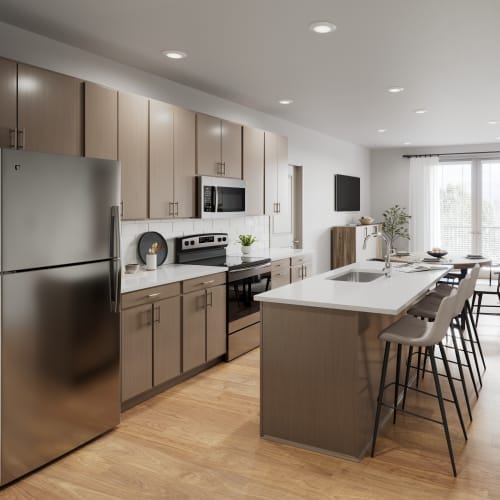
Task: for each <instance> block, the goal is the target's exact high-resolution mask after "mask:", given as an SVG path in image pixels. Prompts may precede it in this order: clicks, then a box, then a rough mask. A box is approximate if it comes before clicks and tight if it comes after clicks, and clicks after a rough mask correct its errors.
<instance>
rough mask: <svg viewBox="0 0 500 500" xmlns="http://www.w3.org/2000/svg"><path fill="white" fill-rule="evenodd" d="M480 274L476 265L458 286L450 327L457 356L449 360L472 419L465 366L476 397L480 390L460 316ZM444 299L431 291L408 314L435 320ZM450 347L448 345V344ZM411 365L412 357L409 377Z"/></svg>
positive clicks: (423, 369)
mask: <svg viewBox="0 0 500 500" xmlns="http://www.w3.org/2000/svg"><path fill="white" fill-rule="evenodd" d="M478 274H479V265H476V266H475V267H474V268H473V269H472V271H471V273H470V274H468V275H467V276H466V277H465V278H464V279H463V280H462V281H461V282H460V284H459V286H458V288H457V289H456V294H457V298H456V303H455V312H454V318H452V321H451V323H450V329H451V338H452V341H453V348H454V350H455V356H456V361H453V360H448V362H449V363H454V364H456V365H457V366H458V371H459V374H460V377H459V378H455V377H454V380H458V381H460V382H461V384H462V389H463V393H464V397H465V403H466V405H467V411H468V413H469V418H470V420H471V421H472V411H471V407H470V401H469V394H468V390H467V384H466V382H465V376H464V371H463V366H465V367H467V368H468V370H469V374H470V377H471V380H472V385H473V386H474V391H475V393H476V397H478V396H479V393H478V390H477V385H476V381H475V377H474V373H473V370H472V363H471V361H470V358H469V354H470V353H469V350H468V348H467V344H466V341H465V337H464V335H463V332H462V330H461V328H460V323H459V322H458V317H459V316H461V314H462V312H463V310H464V308H465V302H466V300H467V298H468V295H469V293H470V291H471V289H473V288H474V283H475V281H476V280H477V276H478ZM448 290H449V292H448V295H449V293H450V292H451V290H455V289H453V288H450V287H448ZM441 300H442V295H441V293H434V292H431V293H429V294H428V295H426V296H425V297H424V298H423V299H422V300H421V301H419V302H418V303H417V304H415V305H414V306H413V307H412V308H411V309H410V310H409V311H408V314H411V315H412V316H417V317H420V318H425V319H427V320H429V321H434V320H435V318H436V314H437V311H438V310H439V306H440V303H441ZM455 328H457V331H458V333H459V336H460V340H461V344H462V348H461V349H460V348H459V347H458V344H457V339H456V336H455ZM446 347H448V346H446ZM420 352H421V348H419V358H418V364H417V367H416V368H417V380H418V376H419V373H420V369H421V365H420ZM460 352H463V353H464V356H465V365H464V364H463V363H462V360H461V357H460ZM436 359H440V358H439V357H438V356H436ZM426 362H427V356H425V358H424V365H423V367H422V376H423V374H425V372H426ZM410 366H411V358H408V361H407V365H406V368H407V372H406V377H408V373H409V369H410ZM476 368H478V366H477V359H476ZM478 376H479V381H480V383H482V381H481V374H480V372H479V371H478ZM407 383H408V380H406V384H407ZM404 403H405V398H403V408H404Z"/></svg>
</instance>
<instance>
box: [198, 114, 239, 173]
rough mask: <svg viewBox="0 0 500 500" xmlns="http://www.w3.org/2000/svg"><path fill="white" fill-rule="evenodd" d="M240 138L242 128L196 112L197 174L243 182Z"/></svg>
mask: <svg viewBox="0 0 500 500" xmlns="http://www.w3.org/2000/svg"><path fill="white" fill-rule="evenodd" d="M241 136H242V126H241V125H238V124H236V123H231V122H228V121H226V120H221V119H219V118H215V117H213V116H208V115H204V114H202V113H197V115H196V172H197V174H198V175H212V176H215V175H223V176H226V177H235V178H237V179H241V174H242V169H241V146H242V145H241V140H242V137H241Z"/></svg>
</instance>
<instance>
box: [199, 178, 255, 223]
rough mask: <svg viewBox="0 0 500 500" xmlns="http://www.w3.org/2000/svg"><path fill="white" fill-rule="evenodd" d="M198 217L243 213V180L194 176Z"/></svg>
mask: <svg viewBox="0 0 500 500" xmlns="http://www.w3.org/2000/svg"><path fill="white" fill-rule="evenodd" d="M196 185H197V186H196V187H197V207H198V217H201V218H202V219H210V218H224V217H232V216H235V215H245V205H246V199H245V197H246V193H245V181H243V180H241V179H229V178H225V177H209V176H206V175H200V176H198V177H197V178H196Z"/></svg>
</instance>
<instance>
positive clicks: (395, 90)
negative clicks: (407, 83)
mask: <svg viewBox="0 0 500 500" xmlns="http://www.w3.org/2000/svg"><path fill="white" fill-rule="evenodd" d="M403 90H404V87H389V88H388V89H387V91H388V92H390V93H391V94H399V92H403Z"/></svg>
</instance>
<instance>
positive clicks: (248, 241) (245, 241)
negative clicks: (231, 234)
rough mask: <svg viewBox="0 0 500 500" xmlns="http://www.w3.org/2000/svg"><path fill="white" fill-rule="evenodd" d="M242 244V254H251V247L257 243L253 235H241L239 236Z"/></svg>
mask: <svg viewBox="0 0 500 500" xmlns="http://www.w3.org/2000/svg"><path fill="white" fill-rule="evenodd" d="M238 238H239V240H240V243H241V253H244V254H248V253H250V248H251V246H252V245H253V244H254V243H255V242H256V241H257V238H255V236H254V235H253V234H240V235H239V236H238Z"/></svg>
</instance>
